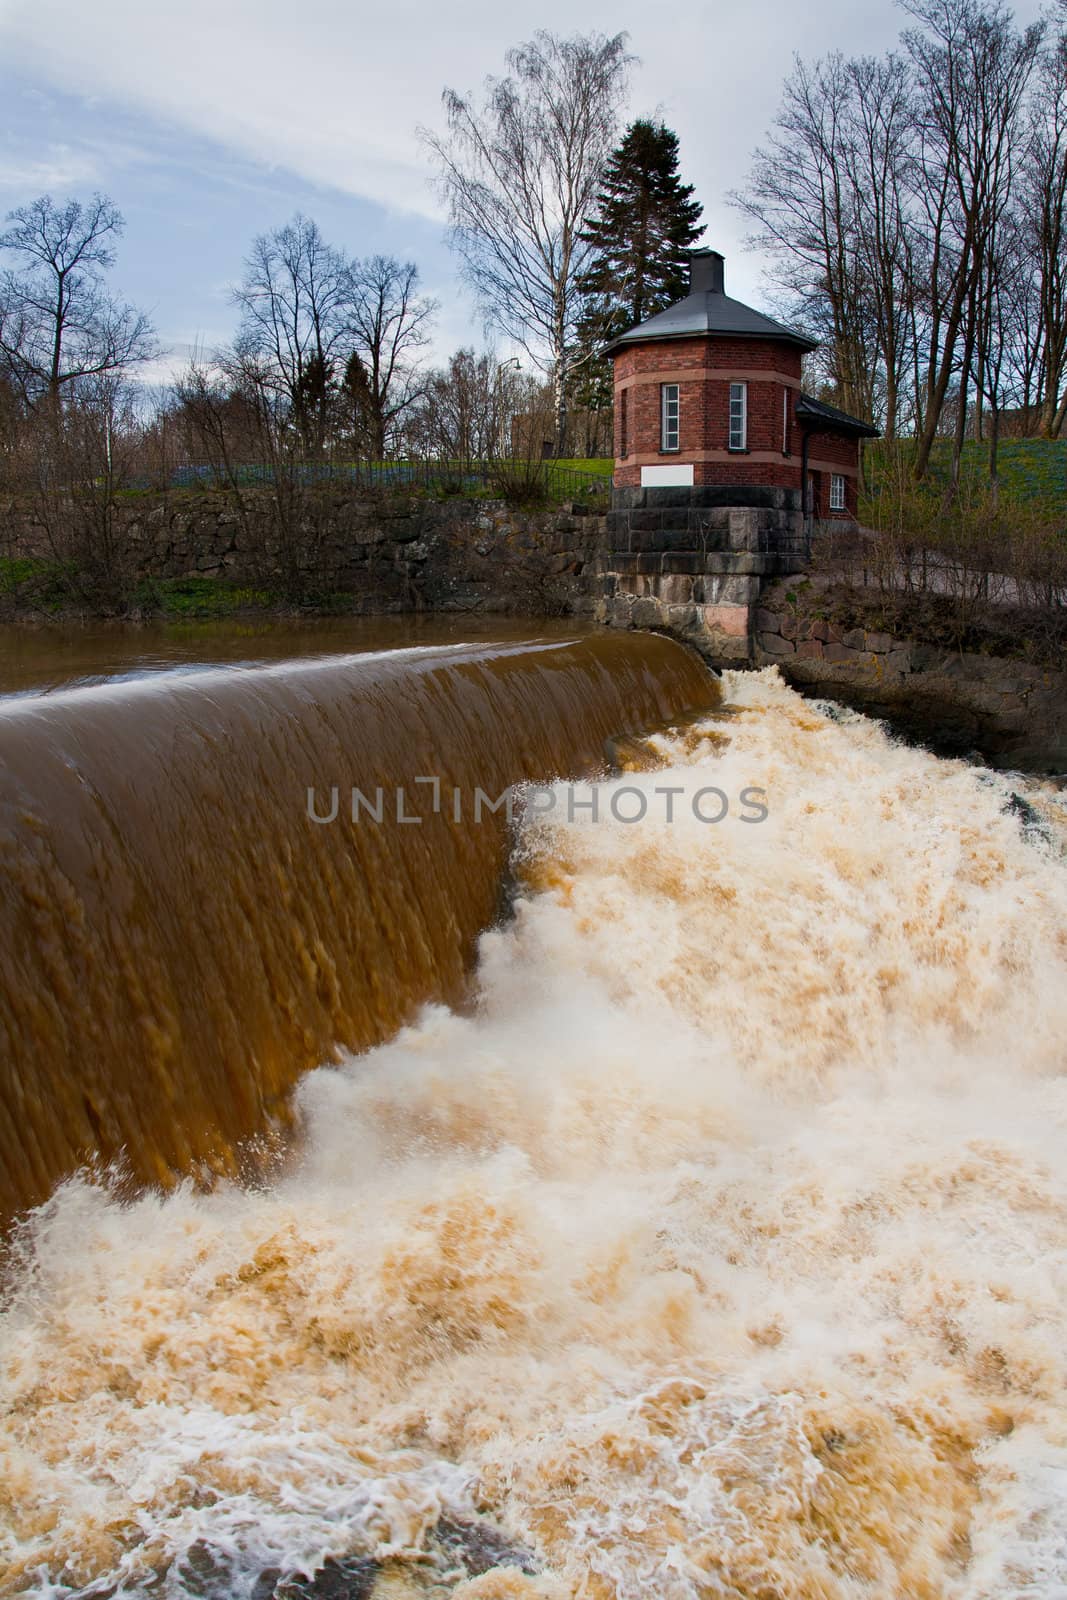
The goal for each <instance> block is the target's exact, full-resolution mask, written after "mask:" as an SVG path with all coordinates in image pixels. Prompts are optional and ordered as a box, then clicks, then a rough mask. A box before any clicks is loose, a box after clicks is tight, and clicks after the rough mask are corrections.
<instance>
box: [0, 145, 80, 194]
mask: <svg viewBox="0 0 1067 1600" xmlns="http://www.w3.org/2000/svg"><path fill="white" fill-rule="evenodd" d="M99 177H100V172H99V167H98V166H97V163H96V162H95V161H94V160H93V159H92V157H91V156H90V155H89V153H88V152H87V151H84V150H73V149H70V148H68V146H66V145H51V146H49V148H48V149H47V150H46V151H44V152H43V153H42V154H41V155H38V156H31V155H29V154H26V155H24V156H21V157H20V156H19V155H18V154H17V153H14V152H9V153H6V154H0V189H14V190H24V189H25V190H32V191H33V192H34V193H44V192H45V191H46V190H49V189H78V188H84V187H86V186H87V185H90V184H94V183H97V182H99Z"/></svg>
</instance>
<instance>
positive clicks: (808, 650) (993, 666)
mask: <svg viewBox="0 0 1067 1600" xmlns="http://www.w3.org/2000/svg"><path fill="white" fill-rule="evenodd" d="M786 589H787V585H784V584H778V585H776V586H775V587H774V588H772V589H770V590H768V591H767V592H766V593H765V594H764V596H763V597H762V599H761V603H760V605H759V606H757V608H756V610H755V613H754V617H753V661H754V664H755V665H757V666H767V665H770V664H773V665H775V666H777V667H778V668H779V670H780V671H781V673H782V675H783V677H785V678H786V680H787V681H788V682H789V683H791V684H792V685H793V686H794V687H795V688H798V689H801V690H802V691H804V692H805V693H810V694H819V695H825V696H826V697H828V698H830V699H835V700H840V701H843V702H844V703H846V704H848V705H852V706H855V707H856V708H857V709H859V710H862V711H867V712H869V713H870V714H871V715H872V716H877V717H882V718H884V719H885V720H886V721H887V722H888V723H889V724H890V725H891V726H892V727H894V728H895V729H897V731H899V732H901V733H902V734H905V735H906V736H908V737H911V738H916V739H919V740H921V741H923V742H924V743H926V744H929V745H930V746H932V747H933V748H935V749H937V750H939V751H941V752H943V753H945V754H950V755H968V754H970V753H972V752H977V753H979V754H980V755H981V756H983V757H984V758H985V759H987V760H989V761H992V762H993V763H994V764H995V765H997V766H1004V767H1019V768H1024V769H1027V770H1034V771H1047V772H1065V771H1067V673H1065V672H1060V671H1055V670H1054V669H1052V668H1051V667H1047V666H1039V665H1032V664H1031V663H1029V662H1026V661H1016V660H1011V659H1009V658H1006V657H1004V656H992V655H977V654H971V653H968V652H960V651H956V650H950V649H946V648H945V647H944V646H942V645H933V644H925V643H923V642H921V641H918V640H914V639H908V638H903V637H898V636H895V635H892V634H888V633H881V632H877V631H873V630H870V629H864V628H853V629H842V628H839V627H837V626H836V625H835V624H834V623H832V622H827V621H825V620H823V619H820V618H818V617H804V616H803V615H802V614H801V612H800V611H798V609H797V608H796V607H795V606H794V605H792V604H790V603H789V602H788V601H787V600H786V598H785V591H786Z"/></svg>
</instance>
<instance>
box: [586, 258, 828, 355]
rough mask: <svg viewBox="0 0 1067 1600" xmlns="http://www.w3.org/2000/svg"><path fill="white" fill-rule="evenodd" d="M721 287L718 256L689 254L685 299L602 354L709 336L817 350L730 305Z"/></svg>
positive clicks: (813, 342)
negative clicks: (654, 342)
mask: <svg viewBox="0 0 1067 1600" xmlns="http://www.w3.org/2000/svg"><path fill="white" fill-rule="evenodd" d="M723 281H724V273H723V258H722V256H721V255H719V253H718V251H717V250H693V251H691V252H690V283H691V285H692V287H691V289H690V292H689V294H687V295H686V297H685V299H684V300H678V301H676V302H675V304H674V305H673V306H668V307H667V309H666V311H660V312H657V314H656V315H655V316H654V317H649V319H648V321H647V322H641V323H638V325H637V327H636V328H631V329H630V330H629V331H628V332H627V333H624V334H620V336H619V338H617V339H615V340H614V341H613V342H612V343H611V344H609V345H607V346H605V349H604V354H605V355H614V354H615V352H616V351H617V350H624V349H625V348H626V346H627V345H631V344H645V343H647V342H649V341H651V340H654V339H699V338H702V337H706V336H707V335H708V334H709V333H723V334H729V335H731V336H732V337H733V338H735V339H780V340H782V341H783V342H784V343H786V344H792V345H796V346H797V347H798V348H799V349H801V350H814V349H815V347H816V344H817V343H818V341H817V340H815V339H809V338H808V337H807V336H806V335H805V334H803V333H797V331H796V329H795V328H787V327H786V326H785V324H784V323H782V322H775V320H774V318H773V317H765V316H764V315H763V312H762V311H754V310H753V309H752V307H751V306H746V305H744V304H743V303H742V302H741V301H740V300H731V298H730V296H729V295H728V294H726V293H725V292H724V287H723Z"/></svg>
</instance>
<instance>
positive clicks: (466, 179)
mask: <svg viewBox="0 0 1067 1600" xmlns="http://www.w3.org/2000/svg"><path fill="white" fill-rule="evenodd" d="M625 47H626V35H625V34H621V33H620V34H616V35H615V36H614V37H613V38H610V39H609V38H605V37H604V36H603V35H600V34H590V35H580V34H576V35H575V36H574V37H572V38H569V39H563V38H559V37H558V36H556V35H554V34H551V33H546V32H543V31H539V32H537V33H536V34H535V35H534V37H533V39H532V40H531V41H530V42H529V43H528V44H522V45H519V46H517V47H516V48H515V49H513V50H510V51H509V52H508V55H507V65H508V69H509V75H508V76H506V77H503V78H492V77H490V78H487V79H486V83H485V93H484V97H483V99H482V101H481V102H480V103H477V102H476V101H475V100H474V98H473V97H472V96H470V95H467V96H464V95H460V94H458V93H456V91H455V90H454V89H446V90H445V92H444V97H443V98H444V106H445V111H446V114H447V121H448V129H447V132H446V133H445V134H443V135H438V134H435V133H432V132H428V131H426V130H423V134H422V136H423V138H424V140H425V142H426V144H427V145H428V147H429V149H430V152H431V154H432V156H433V158H434V160H435V162H436V165H437V169H438V175H439V184H440V188H441V192H442V194H443V196H444V198H445V200H446V202H447V204H448V209H449V216H450V219H451V224H452V242H453V245H454V247H455V248H456V250H457V251H458V252H459V255H460V257H461V259H462V261H463V263H464V268H465V271H466V276H467V279H468V281H469V282H470V284H471V285H472V287H473V288H474V291H475V293H476V294H477V296H478V299H479V301H480V303H481V306H482V309H483V311H484V313H485V318H486V324H487V327H489V328H493V329H496V330H497V331H498V332H500V333H502V334H503V335H504V336H505V337H507V338H509V339H512V340H514V341H516V342H517V343H518V344H519V345H520V346H521V347H522V348H523V349H524V350H526V351H527V352H528V354H529V355H530V357H531V359H532V360H533V361H534V362H535V363H536V364H537V365H538V366H540V367H541V369H542V370H543V371H545V372H547V373H551V376H552V381H553V384H554V392H555V407H556V435H557V447H558V448H559V450H560V451H562V449H563V442H564V438H565V434H566V421H567V378H568V362H569V360H570V356H571V352H572V349H573V347H574V335H575V324H576V321H577V317H578V314H579V309H580V296H579V292H578V279H579V277H580V276H581V273H582V271H583V269H584V268H585V266H586V263H587V260H588V257H589V254H590V251H591V249H592V246H591V245H590V244H589V243H587V242H584V241H583V240H582V239H581V237H580V235H581V232H582V230H583V229H584V227H585V222H586V218H587V217H588V216H589V215H590V213H591V212H592V210H593V205H594V202H595V200H596V194H597V189H598V186H599V182H600V176H601V172H602V170H603V167H604V164H605V162H606V161H607V159H608V156H609V155H610V153H611V150H612V147H613V144H614V142H615V134H616V128H617V123H618V113H619V109H620V107H621V104H622V101H623V97H624V94H625V89H626V82H627V73H628V68H629V65H630V62H631V60H632V58H631V57H630V56H628V55H627V54H626V48H625Z"/></svg>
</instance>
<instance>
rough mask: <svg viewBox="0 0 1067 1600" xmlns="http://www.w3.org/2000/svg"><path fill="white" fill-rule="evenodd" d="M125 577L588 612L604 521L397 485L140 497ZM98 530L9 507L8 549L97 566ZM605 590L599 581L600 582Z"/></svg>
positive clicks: (82, 518)
mask: <svg viewBox="0 0 1067 1600" xmlns="http://www.w3.org/2000/svg"><path fill="white" fill-rule="evenodd" d="M107 537H108V540H109V542H110V556H109V559H111V560H112V561H113V562H114V564H115V574H116V579H117V580H118V582H119V584H120V585H121V586H122V587H124V588H125V590H126V591H127V592H129V591H133V590H135V589H136V587H137V586H138V585H139V584H142V583H143V581H144V580H151V579H183V578H197V577H200V578H205V577H206V578H215V579H223V580H226V581H228V582H231V583H233V584H234V585H236V586H239V587H247V588H250V589H266V590H268V591H270V592H272V593H273V592H278V591H279V590H282V591H284V592H286V593H289V592H291V591H293V590H296V591H298V592H303V593H306V594H308V595H310V596H312V597H315V596H327V595H328V596H342V597H344V598H345V599H346V600H348V601H350V603H351V607H352V609H353V610H357V611H360V610H362V611H366V612H368V613H374V612H382V611H401V610H418V609H431V610H486V611H506V612H507V611H516V612H521V611H529V612H533V613H548V614H552V615H558V614H565V613H567V612H581V613H588V612H589V611H591V609H592V607H593V605H594V603H595V600H596V598H597V595H598V594H599V593H600V592H601V589H600V588H597V587H596V585H595V584H594V582H593V580H594V578H595V576H596V574H597V572H598V570H599V569H598V565H597V563H598V558H599V557H600V556H601V555H602V554H603V551H604V548H605V542H604V541H605V519H604V518H603V517H597V516H590V515H587V514H586V513H585V511H584V508H579V507H575V508H574V509H573V511H571V510H552V511H517V510H514V509H512V508H509V507H508V506H506V505H505V504H504V503H503V502H502V501H487V500H460V499H456V500H429V499H426V498H423V497H420V496H417V495H403V494H397V493H389V494H368V493H362V494H360V493H352V492H342V491H331V492H323V493H320V494H307V495H305V496H303V497H302V498H301V500H300V502H299V503H298V504H296V505H295V506H293V505H290V506H285V505H284V504H280V503H279V501H278V500H277V499H276V498H275V496H274V495H272V494H271V493H270V492H269V491H254V492H249V493H244V494H242V495H241V496H240V497H239V498H237V497H234V496H230V495H227V494H222V493H218V492H212V491H205V492H203V493H196V494H183V495H180V496H179V495H171V496H166V497H163V498H161V499H159V500H156V501H146V499H142V498H138V499H136V500H131V501H129V502H127V503H125V504H120V505H118V506H116V507H115V508H114V509H113V511H112V513H111V518H110V524H109V526H108V529H107ZM99 554H100V530H99V528H98V527H97V526H96V524H95V523H94V521H93V520H92V518H91V517H90V515H89V511H88V508H86V507H85V506H82V507H78V506H74V505H73V504H72V505H71V506H69V507H64V506H62V505H56V506H53V507H46V508H44V509H43V510H35V509H33V508H32V507H31V508H27V507H26V506H23V505H18V504H16V503H9V504H8V505H7V506H6V507H5V506H3V505H0V555H2V556H7V557H19V556H30V557H35V558H38V559H42V560H45V561H55V562H64V563H66V562H69V563H71V564H72V565H73V566H75V567H76V568H79V569H83V570H89V571H92V570H94V568H95V565H96V563H97V562H98V560H99ZM601 588H602V586H601Z"/></svg>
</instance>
